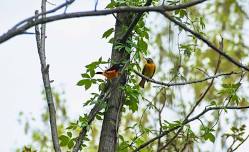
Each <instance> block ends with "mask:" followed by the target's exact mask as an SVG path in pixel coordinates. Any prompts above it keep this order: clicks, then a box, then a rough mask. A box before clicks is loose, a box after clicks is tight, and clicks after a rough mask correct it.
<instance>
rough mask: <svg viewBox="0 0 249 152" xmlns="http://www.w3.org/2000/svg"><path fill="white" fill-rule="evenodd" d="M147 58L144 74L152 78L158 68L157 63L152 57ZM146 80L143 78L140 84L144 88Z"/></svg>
mask: <svg viewBox="0 0 249 152" xmlns="http://www.w3.org/2000/svg"><path fill="white" fill-rule="evenodd" d="M145 59H146V63H145V65H144V68H143V72H142V74H143V75H144V76H147V77H149V78H152V77H153V75H154V73H155V70H156V65H155V63H154V62H153V60H152V59H151V58H145ZM145 82H146V79H145V78H142V80H141V81H140V83H139V86H140V87H142V88H144V84H145Z"/></svg>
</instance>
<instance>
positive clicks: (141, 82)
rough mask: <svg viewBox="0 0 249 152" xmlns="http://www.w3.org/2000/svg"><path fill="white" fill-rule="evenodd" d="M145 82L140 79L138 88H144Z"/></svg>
mask: <svg viewBox="0 0 249 152" xmlns="http://www.w3.org/2000/svg"><path fill="white" fill-rule="evenodd" d="M145 82H146V80H145V79H144V78H142V80H141V81H140V82H139V86H140V87H142V88H144V84H145Z"/></svg>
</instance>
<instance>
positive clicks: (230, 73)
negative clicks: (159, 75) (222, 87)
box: [134, 70, 240, 87]
mask: <svg viewBox="0 0 249 152" xmlns="http://www.w3.org/2000/svg"><path fill="white" fill-rule="evenodd" d="M134 72H135V73H136V74H137V75H138V76H140V77H142V78H145V79H146V80H147V81H150V82H152V83H155V84H159V85H164V86H167V87H171V86H180V85H188V84H194V83H201V82H205V81H207V80H210V79H214V78H218V77H221V76H229V75H233V74H240V72H229V73H221V74H217V75H213V76H209V77H206V78H204V79H200V80H193V81H187V82H176V83H165V82H161V81H157V80H154V79H151V78H148V77H146V76H144V75H143V74H141V73H139V72H137V71H135V70H134Z"/></svg>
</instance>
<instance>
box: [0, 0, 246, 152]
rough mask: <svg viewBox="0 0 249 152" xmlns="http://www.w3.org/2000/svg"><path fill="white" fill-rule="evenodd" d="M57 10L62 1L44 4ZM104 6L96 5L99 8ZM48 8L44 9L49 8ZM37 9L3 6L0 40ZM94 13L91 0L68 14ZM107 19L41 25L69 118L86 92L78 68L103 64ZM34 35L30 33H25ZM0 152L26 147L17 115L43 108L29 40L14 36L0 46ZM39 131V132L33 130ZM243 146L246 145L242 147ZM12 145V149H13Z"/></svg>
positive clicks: (27, 2)
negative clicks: (66, 104)
mask: <svg viewBox="0 0 249 152" xmlns="http://www.w3.org/2000/svg"><path fill="white" fill-rule="evenodd" d="M50 1H51V2H52V3H54V4H57V5H58V4H61V3H63V2H64V1H62V0H50ZM107 3H108V1H107V0H101V1H99V5H98V8H99V9H100V8H104V6H105V5H106V4H107ZM47 5H48V8H53V7H54V6H52V5H49V4H47ZM37 9H40V1H39V0H22V1H20V0H8V1H5V2H4V3H2V4H1V5H0V10H1V12H4V13H0V20H1V21H2V22H1V23H0V35H1V34H3V33H4V32H6V31H7V30H8V29H10V28H11V27H12V26H13V25H15V24H16V23H17V22H19V21H20V20H22V19H25V18H27V17H29V16H31V15H33V14H34V12H35V10H37ZM92 9H94V1H93V0H76V2H75V3H74V5H72V6H70V7H69V9H68V11H82V10H92ZM114 21H115V19H114V17H113V16H111V15H110V16H103V17H88V18H79V19H70V20H65V21H58V22H53V23H49V24H47V39H46V56H47V63H48V64H49V65H50V78H51V79H52V80H54V82H53V83H52V86H53V87H55V88H61V89H63V90H65V92H66V94H65V98H66V99H67V102H68V103H70V104H68V111H69V115H70V117H71V118H73V119H74V118H77V117H78V115H79V114H81V113H85V112H86V111H82V102H83V101H84V100H85V99H87V98H88V97H89V93H90V92H91V91H85V90H84V89H83V88H81V87H78V86H76V83H77V81H78V80H80V78H81V77H80V74H81V73H83V72H84V66H85V65H87V64H89V63H90V62H92V61H93V60H97V59H98V58H99V57H100V56H102V57H103V59H108V58H109V57H110V55H111V45H110V44H109V43H107V40H105V39H102V34H103V32H104V31H106V30H107V29H109V28H110V27H113V25H114ZM29 31H30V32H34V28H31V29H30V30H29ZM0 52H1V56H0V69H1V76H0V84H1V85H0V97H1V106H0V113H1V114H0V120H1V121H2V122H4V123H3V124H1V125H0V135H1V136H2V137H1V138H0V151H4V152H7V151H14V150H15V148H17V147H21V146H23V145H24V144H25V142H28V139H27V138H26V137H25V136H24V133H23V127H22V126H21V125H20V124H19V123H18V121H17V119H18V114H19V112H20V111H23V112H24V113H25V114H32V115H39V114H40V113H41V112H42V109H43V107H44V105H46V102H45V101H44V100H42V95H41V91H42V87H43V83H42V77H41V72H40V62H39V58H38V53H37V48H36V41H35V36H34V35H20V36H16V37H14V38H12V39H10V40H8V41H7V42H5V43H3V44H1V45H0ZM38 127H39V126H38ZM248 144H249V143H248V142H247V144H245V145H248ZM13 145H14V146H13ZM243 149H245V146H244V147H243V146H242V147H241V148H240V150H238V151H241V152H243V151H244V150H243Z"/></svg>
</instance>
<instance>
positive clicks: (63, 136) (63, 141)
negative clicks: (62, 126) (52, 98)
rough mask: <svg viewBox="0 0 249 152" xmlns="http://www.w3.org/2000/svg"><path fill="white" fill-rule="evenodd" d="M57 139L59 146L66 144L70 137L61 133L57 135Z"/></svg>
mask: <svg viewBox="0 0 249 152" xmlns="http://www.w3.org/2000/svg"><path fill="white" fill-rule="evenodd" d="M59 140H60V145H61V146H66V145H67V144H68V142H69V140H70V138H69V137H68V136H66V135H61V136H60V137H59Z"/></svg>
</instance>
